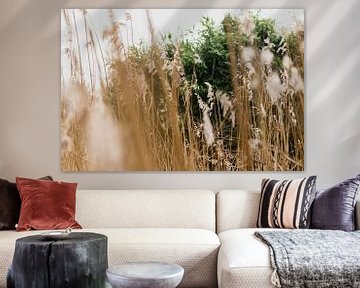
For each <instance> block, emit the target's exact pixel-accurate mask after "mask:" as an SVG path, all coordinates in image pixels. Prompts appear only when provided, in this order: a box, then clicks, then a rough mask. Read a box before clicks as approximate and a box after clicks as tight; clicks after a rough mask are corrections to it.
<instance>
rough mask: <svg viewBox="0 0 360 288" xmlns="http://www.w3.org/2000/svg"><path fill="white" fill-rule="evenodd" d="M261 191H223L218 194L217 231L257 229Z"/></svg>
mask: <svg viewBox="0 0 360 288" xmlns="http://www.w3.org/2000/svg"><path fill="white" fill-rule="evenodd" d="M259 202H260V192H259V191H248V190H222V191H220V192H218V193H217V194H216V215H217V216H216V221H217V224H216V228H217V229H216V231H217V233H220V232H222V231H226V230H231V229H239V228H255V227H256V220H257V213H258V208H259Z"/></svg>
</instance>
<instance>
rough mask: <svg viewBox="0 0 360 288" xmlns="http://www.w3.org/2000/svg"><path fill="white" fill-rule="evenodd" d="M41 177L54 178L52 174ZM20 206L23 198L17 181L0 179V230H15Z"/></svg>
mask: <svg viewBox="0 0 360 288" xmlns="http://www.w3.org/2000/svg"><path fill="white" fill-rule="evenodd" d="M40 179H46V180H52V178H51V176H45V177H43V178H40ZM20 207H21V199H20V195H19V191H18V189H17V187H16V183H12V182H9V181H7V180H5V179H0V230H15V225H16V223H18V220H19V214H20Z"/></svg>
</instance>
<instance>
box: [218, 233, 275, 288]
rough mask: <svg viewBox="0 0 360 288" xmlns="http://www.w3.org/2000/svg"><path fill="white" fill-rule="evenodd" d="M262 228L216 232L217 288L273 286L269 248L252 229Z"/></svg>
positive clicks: (265, 287) (263, 287)
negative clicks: (218, 243) (217, 239)
mask: <svg viewBox="0 0 360 288" xmlns="http://www.w3.org/2000/svg"><path fill="white" fill-rule="evenodd" d="M261 230H265V229H264V228H253V229H235V230H229V231H225V232H221V233H220V234H219V238H220V242H221V248H220V251H219V257H218V267H217V271H218V284H219V288H238V287H239V288H240V287H247V288H252V287H254V288H255V287H256V288H257V287H262V288H268V287H269V288H270V287H271V288H273V287H274V286H273V285H272V284H271V274H272V269H271V267H270V252H269V247H268V246H266V245H265V244H264V243H263V242H261V240H259V239H258V238H256V237H255V236H254V232H255V231H261ZM267 230H271V229H267ZM277 230H280V229H277Z"/></svg>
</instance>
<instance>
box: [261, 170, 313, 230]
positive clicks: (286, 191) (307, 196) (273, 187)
mask: <svg viewBox="0 0 360 288" xmlns="http://www.w3.org/2000/svg"><path fill="white" fill-rule="evenodd" d="M315 183H316V176H310V177H306V178H302V179H294V180H284V181H278V180H271V179H263V181H262V183H261V198H260V205H259V214H258V219H257V227H262V228H289V229H292V228H309V225H310V215H309V213H310V206H311V203H312V201H313V200H314V197H315V190H316V188H315Z"/></svg>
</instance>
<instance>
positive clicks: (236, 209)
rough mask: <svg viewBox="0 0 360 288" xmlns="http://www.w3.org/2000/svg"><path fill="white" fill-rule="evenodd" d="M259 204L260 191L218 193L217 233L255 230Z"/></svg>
mask: <svg viewBox="0 0 360 288" xmlns="http://www.w3.org/2000/svg"><path fill="white" fill-rule="evenodd" d="M359 198H360V196H359ZM259 202H260V192H259V191H248V190H223V191H220V192H218V193H217V194H216V223H217V224H216V232H217V233H220V232H222V231H226V230H231V229H239V228H255V227H256V221H257V215H258V209H259ZM355 227H356V228H355V229H356V230H360V199H358V200H357V203H356V206H355Z"/></svg>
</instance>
